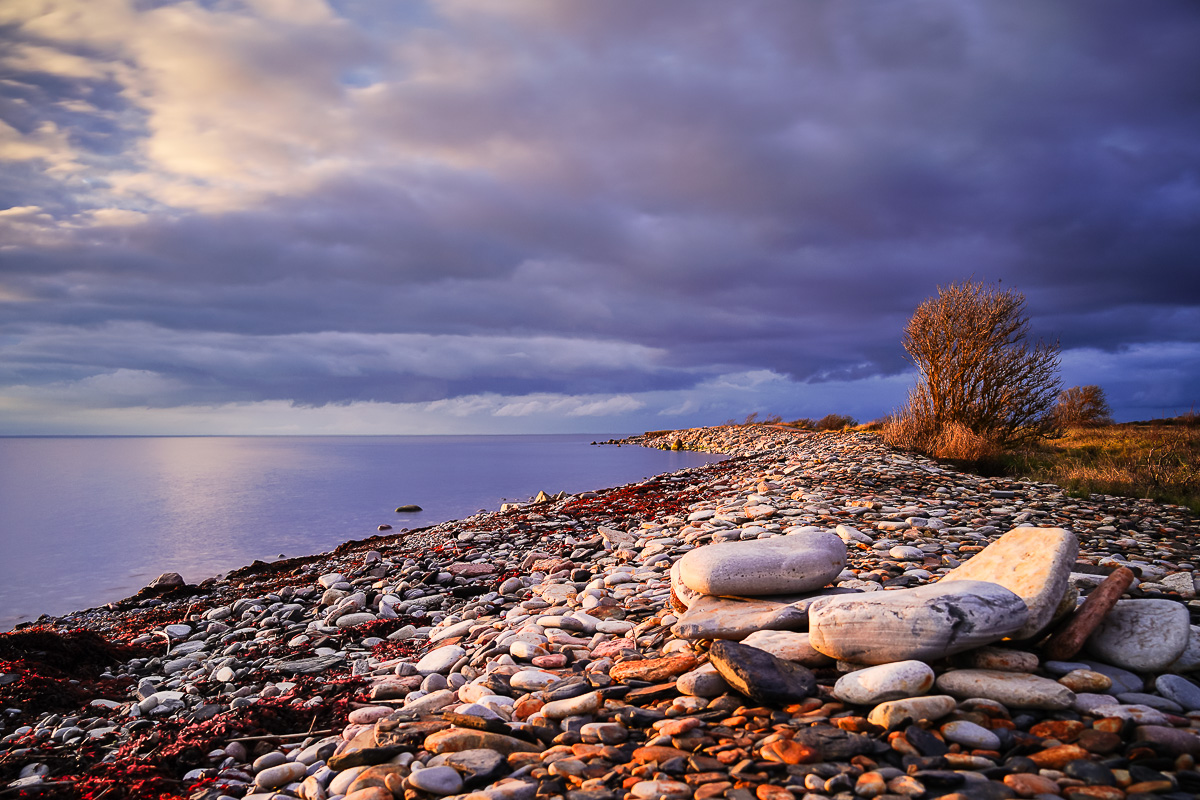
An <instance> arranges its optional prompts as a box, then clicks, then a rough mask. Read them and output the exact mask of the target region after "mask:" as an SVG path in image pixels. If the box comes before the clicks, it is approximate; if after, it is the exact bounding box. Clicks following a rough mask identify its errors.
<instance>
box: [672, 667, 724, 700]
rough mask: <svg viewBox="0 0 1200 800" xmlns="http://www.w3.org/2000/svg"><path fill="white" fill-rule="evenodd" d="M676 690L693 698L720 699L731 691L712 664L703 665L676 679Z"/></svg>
mask: <svg viewBox="0 0 1200 800" xmlns="http://www.w3.org/2000/svg"><path fill="white" fill-rule="evenodd" d="M675 688H676V689H678V690H679V691H680V693H681V694H686V695H690V696H692V697H720V696H721V695H723V694H725V692H728V691H729V684H728V683H726V682H725V679H724V678H722V677H721V673H719V672H717V668H716V667H714V666H713V665H712V664H702V665H700V666H699V667H696V668H695V669H694V670H692V671H691V672H685V673H684V674H682V675H680V676H679V677H678V678H676V679H675Z"/></svg>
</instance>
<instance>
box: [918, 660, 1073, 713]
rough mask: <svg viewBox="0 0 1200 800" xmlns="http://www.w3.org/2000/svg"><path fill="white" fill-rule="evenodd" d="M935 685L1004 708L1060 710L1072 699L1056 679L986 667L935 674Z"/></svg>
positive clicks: (944, 690)
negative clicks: (936, 676) (936, 677)
mask: <svg viewBox="0 0 1200 800" xmlns="http://www.w3.org/2000/svg"><path fill="white" fill-rule="evenodd" d="M936 684H937V688H938V689H940V690H941V691H943V692H945V693H946V694H950V695H954V696H955V697H960V698H967V697H983V698H986V699H988V700H995V701H996V702H997V703H1003V704H1004V705H1005V706H1007V707H1008V708H1040V709H1047V710H1052V711H1053V710H1061V709H1064V708H1070V707H1071V704H1072V703H1074V702H1075V693H1074V692H1072V691H1071V690H1070V689H1068V688H1067V687H1066V686H1063V685H1062V684H1061V683H1059V682H1058V681H1052V680H1050V679H1049V678H1041V677H1038V676H1036V675H1025V674H1022V673H1019V672H1001V671H999V670H990V669H960V670H954V671H951V672H946V673H943V674H942V675H939V676H938V679H937V682H936Z"/></svg>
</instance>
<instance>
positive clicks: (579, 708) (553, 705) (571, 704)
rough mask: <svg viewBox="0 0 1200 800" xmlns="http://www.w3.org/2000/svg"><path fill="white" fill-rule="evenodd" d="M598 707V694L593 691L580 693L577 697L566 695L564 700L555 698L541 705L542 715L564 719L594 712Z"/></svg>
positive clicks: (548, 717)
mask: <svg viewBox="0 0 1200 800" xmlns="http://www.w3.org/2000/svg"><path fill="white" fill-rule="evenodd" d="M599 709H600V695H598V694H596V693H595V692H588V693H587V694H581V695H579V696H578V697H568V698H567V699H566V700H555V701H553V702H550V703H546V705H544V706H542V716H543V717H545V718H546V719H566V718H567V717H579V716H583V715H585V714H595V713H596V711H598V710H599Z"/></svg>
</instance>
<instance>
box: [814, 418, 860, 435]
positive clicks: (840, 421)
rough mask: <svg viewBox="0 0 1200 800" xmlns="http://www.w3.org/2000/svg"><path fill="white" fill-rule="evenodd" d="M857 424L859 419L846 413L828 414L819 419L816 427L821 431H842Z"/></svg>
mask: <svg viewBox="0 0 1200 800" xmlns="http://www.w3.org/2000/svg"><path fill="white" fill-rule="evenodd" d="M857 424H858V420H856V419H855V418H854V417H850V416H847V415H845V414H826V415H825V416H823V417H821V418H820V419H819V420H817V425H816V428H817V430H819V431H840V430H843V429H845V428H852V427H854V426H855V425H857Z"/></svg>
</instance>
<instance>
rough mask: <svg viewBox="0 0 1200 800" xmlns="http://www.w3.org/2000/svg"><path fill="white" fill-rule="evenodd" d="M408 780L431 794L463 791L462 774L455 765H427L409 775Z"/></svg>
mask: <svg viewBox="0 0 1200 800" xmlns="http://www.w3.org/2000/svg"><path fill="white" fill-rule="evenodd" d="M408 782H409V783H410V784H411V785H412V786H414V787H415V788H417V789H420V790H421V791H423V792H429V793H430V794H437V795H443V796H444V795H448V794H456V793H457V792H460V791H462V787H463V782H462V776H461V775H459V774H458V770H456V769H455V768H454V767H446V766H442V767H426V768H425V769H421V770H416V771H415V772H413V773H412V774H411V775H409V776H408Z"/></svg>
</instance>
